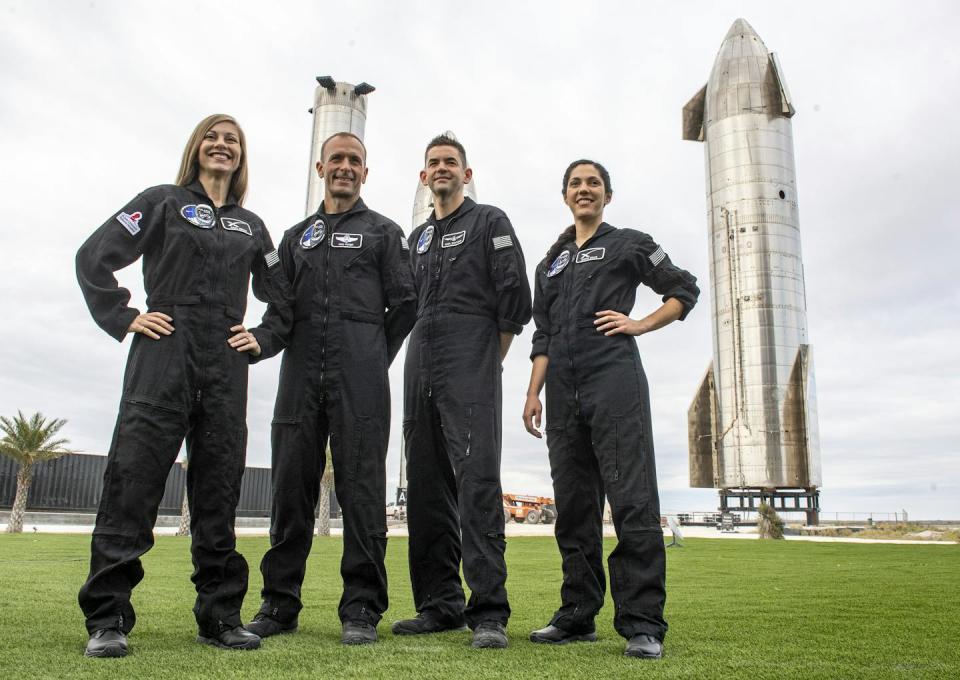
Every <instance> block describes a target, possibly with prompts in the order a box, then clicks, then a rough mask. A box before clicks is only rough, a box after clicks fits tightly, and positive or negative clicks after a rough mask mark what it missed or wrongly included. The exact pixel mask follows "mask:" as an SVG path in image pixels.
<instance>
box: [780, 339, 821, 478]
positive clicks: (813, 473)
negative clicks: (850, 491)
mask: <svg viewBox="0 0 960 680" xmlns="http://www.w3.org/2000/svg"><path fill="white" fill-rule="evenodd" d="M816 423H817V414H816V389H815V387H814V385H813V353H812V351H811V349H810V345H800V346H799V347H798V348H797V358H796V359H795V360H794V363H793V369H792V370H791V371H790V382H789V383H788V384H787V394H786V399H785V400H784V403H783V440H784V445H785V446H784V451H785V453H786V464H787V474H788V475H789V478H790V481H791V483H792V484H794V485H796V486H798V487H813V486H820V443H819V434H818V432H817V426H816Z"/></svg>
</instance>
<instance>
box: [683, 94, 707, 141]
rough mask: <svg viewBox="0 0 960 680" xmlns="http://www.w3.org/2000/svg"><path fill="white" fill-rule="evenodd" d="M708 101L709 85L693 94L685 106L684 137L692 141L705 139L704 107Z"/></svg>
mask: <svg viewBox="0 0 960 680" xmlns="http://www.w3.org/2000/svg"><path fill="white" fill-rule="evenodd" d="M706 101H707V86H706V85H704V86H703V87H701V88H700V91H699V92H697V93H696V94H695V95H693V98H692V99H691V100H690V101H688V102H687V103H686V104H685V105H684V107H683V138H684V139H686V140H688V141H691V142H702V141H703V109H704V104H705V103H706Z"/></svg>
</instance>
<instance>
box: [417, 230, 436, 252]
mask: <svg viewBox="0 0 960 680" xmlns="http://www.w3.org/2000/svg"><path fill="white" fill-rule="evenodd" d="M433 232H434V228H433V225H432V224H431V225H429V226H428V227H427V228H426V229H424V230H423V231H422V232H421V233H420V239H419V240H418V241H417V252H418V253H419V254H420V255H423V254H424V253H425V252H427V251H428V250H430V244H431V243H433Z"/></svg>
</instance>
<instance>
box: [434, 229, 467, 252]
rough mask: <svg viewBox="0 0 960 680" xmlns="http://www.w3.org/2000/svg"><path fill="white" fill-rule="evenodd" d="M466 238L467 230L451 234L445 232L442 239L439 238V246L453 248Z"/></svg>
mask: <svg viewBox="0 0 960 680" xmlns="http://www.w3.org/2000/svg"><path fill="white" fill-rule="evenodd" d="M466 239H467V232H465V231H458V232H455V233H453V234H447V235H446V236H444V237H443V238H442V239H440V247H441V248H453V247H454V246H458V245H460V244H461V243H463V242H464V241H465V240H466Z"/></svg>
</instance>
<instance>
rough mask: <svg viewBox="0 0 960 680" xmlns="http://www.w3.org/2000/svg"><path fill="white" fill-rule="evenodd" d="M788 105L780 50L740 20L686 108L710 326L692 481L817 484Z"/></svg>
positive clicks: (748, 485)
mask: <svg viewBox="0 0 960 680" xmlns="http://www.w3.org/2000/svg"><path fill="white" fill-rule="evenodd" d="M794 113H795V109H794V106H793V102H792V100H791V98H790V91H789V90H788V89H787V83H786V81H785V80H784V76H783V69H782V68H781V66H780V62H779V60H778V58H777V56H776V55H775V54H773V53H771V52H768V50H767V47H766V45H764V43H763V41H762V40H761V39H760V36H758V35H757V33H756V32H755V31H754V30H753V28H752V27H751V26H750V24H748V23H747V22H746V21H745V20H743V19H737V20H736V21H735V22H734V23H733V25H732V26H731V27H730V30H729V31H728V32H727V35H726V37H725V38H724V40H723V44H722V45H721V46H720V51H719V53H718V54H717V58H716V61H715V62H714V64H713V71H712V72H711V74H710V79H709V80H708V81H707V84H706V85H705V86H704V87H703V88H702V89H701V90H700V91H699V92H697V94H696V95H694V97H693V99H691V100H690V101H689V102H688V103H687V104H686V106H684V108H683V138H684V139H686V140H692V141H699V142H703V149H704V158H705V162H706V185H707V190H706V198H707V222H708V228H709V239H710V240H709V249H710V283H711V300H710V302H711V313H712V330H713V361H712V363H711V364H710V367H709V368H708V369H707V371H706V374H705V375H704V377H703V379H702V382H701V383H700V387H699V389H698V390H697V393H696V396H695V397H694V399H693V402H692V403H691V405H690V409H689V411H688V435H689V450H690V486H692V487H704V488H716V489H722V490H726V489H741V490H743V489H766V490H771V491H773V490H776V489H784V488H791V489H803V490H805V492H807V493H811V494H818V493H819V492H817V491H816V489H817V487H819V486H820V485H821V475H820V444H819V434H818V427H817V407H816V389H815V385H814V378H813V354H812V351H811V348H810V344H809V341H808V330H807V300H806V290H805V288H804V278H803V277H804V272H803V262H802V260H801V255H800V223H799V215H798V211H797V183H796V173H795V170H794V154H793V132H792V127H791V119H792V118H793V115H794ZM723 494H724V491H721V495H723Z"/></svg>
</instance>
